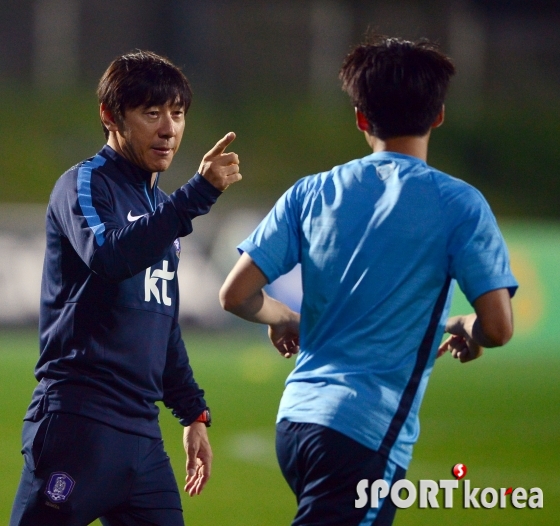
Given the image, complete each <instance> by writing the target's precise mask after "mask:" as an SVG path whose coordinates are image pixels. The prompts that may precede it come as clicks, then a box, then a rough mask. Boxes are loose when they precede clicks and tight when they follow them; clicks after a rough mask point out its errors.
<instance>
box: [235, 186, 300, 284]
mask: <svg viewBox="0 0 560 526" xmlns="http://www.w3.org/2000/svg"><path fill="white" fill-rule="evenodd" d="M300 186H301V181H299V182H298V183H296V184H295V185H294V186H292V187H291V188H290V189H289V190H288V191H286V192H285V193H284V195H283V196H282V197H281V198H280V199H279V200H278V201H277V202H276V204H275V205H274V207H273V208H272V210H270V212H269V213H268V214H267V215H266V217H265V218H264V219H263V220H262V221H261V223H260V224H259V226H258V227H257V228H256V229H255V231H254V232H253V233H252V234H251V235H250V236H249V237H248V238H247V239H246V240H245V241H243V242H242V243H241V244H240V245H239V246H238V247H237V248H238V250H239V252H240V253H243V252H247V254H249V256H251V259H252V260H253V261H254V262H255V264H256V265H257V266H258V267H259V269H260V270H261V271H262V273H263V274H264V275H265V277H266V278H267V280H268V282H269V283H272V282H273V281H274V280H275V279H277V278H278V277H279V276H281V275H283V274H286V273H287V272H289V271H290V270H292V268H293V267H294V266H295V265H296V263H299V262H300V261H301V227H300V212H299V211H300V209H301V206H300V202H299V197H298V196H299V193H300V192H299V190H300Z"/></svg>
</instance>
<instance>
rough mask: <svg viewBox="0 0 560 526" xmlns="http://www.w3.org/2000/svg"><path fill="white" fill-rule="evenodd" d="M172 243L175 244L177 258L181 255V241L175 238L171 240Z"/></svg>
mask: <svg viewBox="0 0 560 526" xmlns="http://www.w3.org/2000/svg"><path fill="white" fill-rule="evenodd" d="M173 245H174V246H175V254H176V256H177V259H179V258H180V257H181V242H180V241H179V240H178V239H176V240H175V241H173Z"/></svg>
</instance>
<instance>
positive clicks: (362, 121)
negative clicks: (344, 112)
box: [355, 108, 369, 132]
mask: <svg viewBox="0 0 560 526" xmlns="http://www.w3.org/2000/svg"><path fill="white" fill-rule="evenodd" d="M355 110H356V126H357V127H358V130H360V131H363V132H369V122H368V120H367V119H366V116H365V115H364V114H363V113H362V112H361V111H360V110H359V109H358V108H355Z"/></svg>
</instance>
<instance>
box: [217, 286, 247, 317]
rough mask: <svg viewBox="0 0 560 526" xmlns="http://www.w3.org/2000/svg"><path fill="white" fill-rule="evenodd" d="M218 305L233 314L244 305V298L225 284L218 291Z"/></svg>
mask: <svg viewBox="0 0 560 526" xmlns="http://www.w3.org/2000/svg"><path fill="white" fill-rule="evenodd" d="M219 297H220V305H221V306H222V309H224V310H225V311H227V312H231V313H233V314H235V313H236V312H238V311H239V309H240V308H241V307H242V306H243V304H244V303H245V298H244V297H243V296H242V295H241V294H239V292H238V291H237V290H236V289H235V288H234V287H231V286H230V285H228V284H227V283H225V284H224V285H223V286H222V288H221V289H220V294H219Z"/></svg>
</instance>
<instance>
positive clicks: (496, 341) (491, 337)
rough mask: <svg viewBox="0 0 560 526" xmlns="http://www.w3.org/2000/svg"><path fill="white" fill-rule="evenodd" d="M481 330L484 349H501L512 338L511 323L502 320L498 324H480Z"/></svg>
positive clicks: (506, 319)
mask: <svg viewBox="0 0 560 526" xmlns="http://www.w3.org/2000/svg"><path fill="white" fill-rule="evenodd" d="M481 329H482V333H483V334H484V339H485V340H486V342H485V345H484V347H502V346H503V345H505V344H506V343H508V342H509V341H510V340H511V338H512V336H513V321H512V320H511V319H508V318H504V319H502V320H500V321H499V322H496V320H494V322H493V323H491V324H484V323H481Z"/></svg>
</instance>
